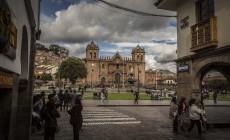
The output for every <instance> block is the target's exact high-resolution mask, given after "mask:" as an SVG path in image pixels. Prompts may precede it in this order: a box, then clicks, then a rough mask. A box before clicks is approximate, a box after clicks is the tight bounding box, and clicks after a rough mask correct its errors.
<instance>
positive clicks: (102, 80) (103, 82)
mask: <svg viewBox="0 0 230 140" xmlns="http://www.w3.org/2000/svg"><path fill="white" fill-rule="evenodd" d="M105 83H106V78H105V77H104V76H102V77H101V84H105Z"/></svg>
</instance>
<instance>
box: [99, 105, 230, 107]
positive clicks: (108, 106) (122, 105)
mask: <svg viewBox="0 0 230 140" xmlns="http://www.w3.org/2000/svg"><path fill="white" fill-rule="evenodd" d="M96 106H97V107H118V106H120V107H126V106H136V107H143V106H146V107H150V106H160V107H161V106H169V105H96ZM205 106H206V107H230V105H205Z"/></svg>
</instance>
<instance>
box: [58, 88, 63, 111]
mask: <svg viewBox="0 0 230 140" xmlns="http://www.w3.org/2000/svg"><path fill="white" fill-rule="evenodd" d="M58 99H59V101H60V111H62V106H63V101H64V94H63V92H62V90H60V92H59V94H58Z"/></svg>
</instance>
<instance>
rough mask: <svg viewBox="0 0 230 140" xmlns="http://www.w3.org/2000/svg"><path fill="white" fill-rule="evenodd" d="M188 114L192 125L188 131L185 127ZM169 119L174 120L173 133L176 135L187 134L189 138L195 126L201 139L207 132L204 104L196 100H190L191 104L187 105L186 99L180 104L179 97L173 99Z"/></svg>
mask: <svg viewBox="0 0 230 140" xmlns="http://www.w3.org/2000/svg"><path fill="white" fill-rule="evenodd" d="M186 113H188V116H189V119H190V125H189V127H188V129H187V130H186V129H185V127H184V120H185V116H186ZM169 118H170V119H172V122H173V133H175V134H180V132H185V134H186V136H187V137H189V136H190V132H191V131H192V129H193V127H194V125H195V124H196V126H197V128H198V134H199V136H200V137H202V134H203V133H205V132H206V126H207V120H206V114H205V109H204V104H203V102H201V101H197V100H196V99H194V98H191V99H190V100H189V104H188V105H187V104H186V98H184V97H183V98H181V99H180V101H179V102H177V97H176V96H174V97H172V101H171V103H170V111H169Z"/></svg>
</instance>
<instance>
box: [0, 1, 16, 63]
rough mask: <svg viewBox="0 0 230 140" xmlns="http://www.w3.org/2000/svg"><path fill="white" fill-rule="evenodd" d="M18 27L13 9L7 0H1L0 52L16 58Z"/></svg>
mask: <svg viewBox="0 0 230 140" xmlns="http://www.w3.org/2000/svg"><path fill="white" fill-rule="evenodd" d="M16 48H17V28H16V26H15V25H14V23H13V22H12V20H11V11H10V9H9V6H8V4H7V3H6V1H5V0H1V1H0V53H3V54H5V55H6V56H8V57H9V58H10V59H15V58H16Z"/></svg>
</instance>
